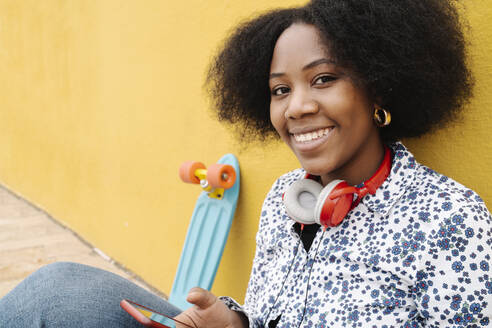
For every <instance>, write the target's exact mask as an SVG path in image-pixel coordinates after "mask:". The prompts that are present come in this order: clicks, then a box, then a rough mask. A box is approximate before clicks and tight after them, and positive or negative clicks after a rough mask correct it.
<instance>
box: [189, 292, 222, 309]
mask: <svg viewBox="0 0 492 328" xmlns="http://www.w3.org/2000/svg"><path fill="white" fill-rule="evenodd" d="M186 300H187V301H188V302H190V303H191V304H195V305H196V306H198V307H199V308H201V309H206V308H208V307H210V306H212V305H213V304H214V303H215V302H217V296H215V295H214V294H212V293H211V292H209V291H208V290H205V289H203V288H200V287H194V288H192V289H191V290H190V292H189V293H188V297H187V298H186Z"/></svg>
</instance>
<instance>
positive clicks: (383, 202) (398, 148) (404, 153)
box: [361, 142, 418, 216]
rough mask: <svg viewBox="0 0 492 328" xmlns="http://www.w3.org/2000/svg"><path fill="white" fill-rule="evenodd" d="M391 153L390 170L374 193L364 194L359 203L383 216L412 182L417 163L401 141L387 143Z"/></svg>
mask: <svg viewBox="0 0 492 328" xmlns="http://www.w3.org/2000/svg"><path fill="white" fill-rule="evenodd" d="M388 146H389V147H390V149H391V151H392V153H393V161H392V164H391V171H390V174H389V176H388V178H386V180H385V181H384V182H383V184H382V185H381V186H380V187H379V188H378V189H377V190H376V193H375V194H374V195H371V194H368V195H366V196H365V197H364V198H363V199H362V201H361V203H362V204H364V205H365V206H366V207H367V208H368V209H369V210H371V211H373V212H378V213H380V214H381V215H383V216H385V215H386V214H388V211H389V210H390V209H391V207H392V206H393V205H394V204H395V202H396V201H398V200H399V199H400V198H401V196H402V195H403V194H404V193H405V191H406V189H407V188H408V187H409V186H410V185H411V184H412V182H413V181H414V179H415V174H416V172H417V170H416V169H417V166H418V163H417V162H416V161H415V158H414V157H413V155H412V154H411V153H410V152H409V151H408V149H407V148H406V147H405V146H403V144H402V143H401V142H395V143H393V144H390V145H388Z"/></svg>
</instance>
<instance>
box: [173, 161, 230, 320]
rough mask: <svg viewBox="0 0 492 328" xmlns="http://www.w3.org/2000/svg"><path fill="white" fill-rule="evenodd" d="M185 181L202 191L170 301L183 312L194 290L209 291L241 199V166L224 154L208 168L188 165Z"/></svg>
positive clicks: (182, 170) (182, 172)
mask: <svg viewBox="0 0 492 328" xmlns="http://www.w3.org/2000/svg"><path fill="white" fill-rule="evenodd" d="M180 177H181V179H182V180H183V181H185V182H189V183H196V184H200V186H201V187H202V189H203V191H202V193H201V194H200V196H199V197H198V200H197V202H196V205H195V209H194V211H193V215H192V217H191V222H190V225H189V227H188V232H187V234H186V240H185V243H184V246H183V251H182V253H181V258H180V260H179V265H178V270H177V272H176V276H175V278H174V283H173V287H172V290H171V295H170V296H169V302H170V303H171V304H173V305H175V306H177V307H179V308H180V309H182V310H185V309H187V308H189V307H191V304H190V303H188V302H186V296H187V295H188V291H189V290H190V289H191V288H192V287H196V286H198V287H201V288H204V289H207V290H210V288H211V287H212V283H213V281H214V278H215V274H216V272H217V268H218V266H219V262H220V259H221V257H222V252H223V251H224V247H225V244H226V241H227V236H228V235H229V229H230V227H231V223H232V219H233V217H234V212H235V210H236V205H237V199H238V196H239V184H240V183H239V182H240V178H239V163H238V161H237V159H236V157H235V156H234V155H232V154H227V155H224V156H223V157H222V158H221V159H220V160H219V161H218V162H217V163H215V164H212V165H210V166H209V167H208V169H207V168H205V165H203V164H202V163H199V162H185V163H183V165H181V168H180Z"/></svg>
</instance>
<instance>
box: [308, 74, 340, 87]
mask: <svg viewBox="0 0 492 328" xmlns="http://www.w3.org/2000/svg"><path fill="white" fill-rule="evenodd" d="M336 79H337V78H336V77H335V76H332V75H321V76H318V77H317V78H315V79H314V83H313V84H314V85H320V84H325V83H329V82H333V81H335V80H336Z"/></svg>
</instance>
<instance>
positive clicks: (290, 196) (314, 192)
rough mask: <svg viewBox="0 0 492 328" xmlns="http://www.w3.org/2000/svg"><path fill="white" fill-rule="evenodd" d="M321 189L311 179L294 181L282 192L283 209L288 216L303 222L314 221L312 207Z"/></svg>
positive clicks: (309, 222) (321, 187)
mask: <svg viewBox="0 0 492 328" xmlns="http://www.w3.org/2000/svg"><path fill="white" fill-rule="evenodd" d="M322 189H323V186H322V185H320V184H319V183H317V182H316V181H314V180H311V179H301V180H298V181H296V182H294V183H293V184H292V185H291V186H290V187H289V188H288V189H287V191H286V192H285V194H284V205H285V211H286V212H287V214H288V215H289V216H290V218H291V219H293V220H295V221H297V222H299V223H303V224H313V223H315V217H314V208H315V206H316V202H317V200H318V196H319V194H320V193H321V190H322ZM318 221H319V220H318Z"/></svg>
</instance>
